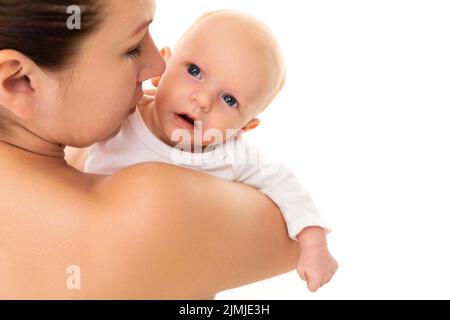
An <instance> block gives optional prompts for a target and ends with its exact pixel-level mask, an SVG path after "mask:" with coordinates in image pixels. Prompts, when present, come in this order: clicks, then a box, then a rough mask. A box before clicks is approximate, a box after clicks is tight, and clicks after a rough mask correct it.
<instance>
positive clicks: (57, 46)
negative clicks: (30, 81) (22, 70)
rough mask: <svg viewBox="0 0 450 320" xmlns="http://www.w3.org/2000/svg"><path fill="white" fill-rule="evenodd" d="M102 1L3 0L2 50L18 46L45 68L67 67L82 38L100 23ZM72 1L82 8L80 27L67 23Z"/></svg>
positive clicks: (0, 19)
mask: <svg viewBox="0 0 450 320" xmlns="http://www.w3.org/2000/svg"><path fill="white" fill-rule="evenodd" d="M102 1H103V0H0V50H3V49H12V50H17V51H19V52H21V53H22V54H24V55H26V56H27V57H28V58H30V59H31V60H33V61H34V62H35V63H36V64H37V65H39V66H40V67H42V68H43V69H48V70H52V71H58V70H61V69H65V68H66V67H68V66H69V65H70V64H71V63H72V62H73V59H74V57H75V55H76V53H77V49H78V48H79V47H80V45H81V43H82V41H83V40H84V39H85V38H86V37H87V36H88V35H89V34H91V33H92V32H94V31H95V30H96V29H97V28H98V27H99V26H100V24H101V21H102V17H103V14H102V13H103V10H102V6H101V5H102ZM72 5H76V6H78V7H79V8H80V10H81V28H80V29H74V30H70V29H69V28H68V27H67V20H68V19H69V17H70V15H71V14H70V13H67V9H68V8H69V7H70V6H72Z"/></svg>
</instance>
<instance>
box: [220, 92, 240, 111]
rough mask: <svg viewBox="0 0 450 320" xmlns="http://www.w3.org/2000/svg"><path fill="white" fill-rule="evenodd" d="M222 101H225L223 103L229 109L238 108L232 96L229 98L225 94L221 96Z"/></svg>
mask: <svg viewBox="0 0 450 320" xmlns="http://www.w3.org/2000/svg"><path fill="white" fill-rule="evenodd" d="M223 101H225V103H226V104H227V105H229V106H230V107H233V108H237V107H238V106H239V105H238V102H237V100H236V98H235V97H233V96H230V95H229V94H226V95H224V96H223Z"/></svg>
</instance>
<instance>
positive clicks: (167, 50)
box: [152, 47, 172, 87]
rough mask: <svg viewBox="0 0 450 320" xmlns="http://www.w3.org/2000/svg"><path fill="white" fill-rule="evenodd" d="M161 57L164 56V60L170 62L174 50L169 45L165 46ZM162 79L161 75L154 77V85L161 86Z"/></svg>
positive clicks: (161, 51)
mask: <svg viewBox="0 0 450 320" xmlns="http://www.w3.org/2000/svg"><path fill="white" fill-rule="evenodd" d="M159 52H160V54H161V57H163V58H164V61H165V62H166V63H167V62H169V60H170V58H171V57H172V51H171V50H170V48H169V47H164V48H162V49H161V50H160V51H159ZM160 80H161V77H160V76H159V77H156V78H152V84H153V86H154V87H158V86H159V81H160Z"/></svg>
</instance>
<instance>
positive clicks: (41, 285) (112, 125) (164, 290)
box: [0, 0, 299, 299]
mask: <svg viewBox="0 0 450 320" xmlns="http://www.w3.org/2000/svg"><path fill="white" fill-rule="evenodd" d="M55 3H56V2H55V1H52V0H20V1H19V0H1V1H0V159H1V162H0V298H13V299H14V298H33V299H35V298H36V299H37V298H39V299H42V298H44V299H47V298H58V299H66V298H85V299H86V298H88V299H89V298H106V299H108V298H125V299H132V298H137V299H141V298H146V299H149V298H191V299H197V298H199V299H200V298H205V297H210V296H212V295H214V294H216V293H217V292H220V291H222V290H225V289H229V288H233V287H237V286H241V285H244V284H248V283H251V282H254V281H259V280H262V279H265V278H268V277H271V276H274V275H277V274H281V273H284V272H287V271H289V270H292V269H294V268H295V264H296V261H297V258H298V254H299V252H298V249H297V245H296V244H295V243H294V242H292V241H290V240H289V239H288V237H287V235H286V230H285V227H284V222H283V220H282V218H281V215H280V213H279V211H278V209H277V208H276V206H275V205H274V204H273V203H272V202H271V201H270V200H268V199H267V198H266V197H265V196H263V195H262V194H260V193H259V192H257V191H255V190H253V189H251V188H250V187H247V186H244V185H241V184H235V183H231V182H226V181H222V180H218V179H215V178H213V177H210V176H207V175H204V174H201V173H198V172H192V171H188V170H185V169H182V168H178V167H173V166H168V165H163V164H155V163H153V164H151V163H145V164H141V165H137V166H133V167H129V168H127V169H124V170H122V171H120V172H119V173H117V174H115V175H113V176H97V175H88V174H84V173H82V172H79V171H77V170H76V169H74V168H73V167H71V166H69V165H68V164H67V163H66V161H65V160H64V147H65V146H74V147H86V146H89V145H91V144H92V143H95V142H98V141H101V140H104V139H107V138H108V137H110V136H112V135H114V134H116V133H117V131H118V129H119V126H120V124H121V121H122V120H123V119H124V118H125V117H126V116H127V115H128V114H130V112H132V111H133V109H134V106H135V105H136V103H137V102H138V101H139V100H140V99H141V97H142V82H143V81H145V80H147V79H149V78H152V77H156V76H158V75H160V74H161V73H162V72H163V71H164V67H165V66H164V62H163V60H162V59H161V57H160V56H159V53H158V50H157V48H156V47H155V44H154V43H153V40H152V38H151V36H150V34H149V31H148V25H149V23H150V22H151V21H152V19H153V17H154V13H155V4H154V1H152V0H136V1H133V2H132V5H130V3H129V2H127V1H122V0H108V1H105V0H59V1H58V2H57V4H55ZM71 5H77V6H79V8H81V10H82V13H81V20H80V21H81V25H80V27H81V28H80V29H77V28H75V29H73V28H69V27H68V26H69V24H67V25H66V22H67V21H69V20H68V19H69V18H70V19H72V20H70V22H76V18H77V17H76V11H73V12H74V13H73V14H75V16H71V15H70V14H67V8H68V7H69V6H71ZM73 270H75V271H76V273H77V276H78V278H76V279H78V284H76V285H75V286H70V285H69V284H70V283H69V282H70V281H71V280H70V281H68V279H69V278H70V277H71V276H72V275H73V274H72V273H71V272H72V271H73ZM67 272H69V274H68V273H67ZM72 280H73V279H72Z"/></svg>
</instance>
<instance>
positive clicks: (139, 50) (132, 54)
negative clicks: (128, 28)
mask: <svg viewBox="0 0 450 320" xmlns="http://www.w3.org/2000/svg"><path fill="white" fill-rule="evenodd" d="M127 55H128V57H129V58H130V59H131V60H134V59H137V58H138V57H140V56H142V48H141V46H140V45H138V46H137V47H136V48H134V49H132V50H130V51H128V52H127Z"/></svg>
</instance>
